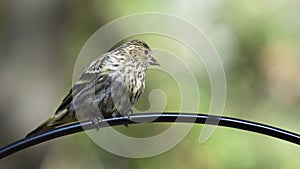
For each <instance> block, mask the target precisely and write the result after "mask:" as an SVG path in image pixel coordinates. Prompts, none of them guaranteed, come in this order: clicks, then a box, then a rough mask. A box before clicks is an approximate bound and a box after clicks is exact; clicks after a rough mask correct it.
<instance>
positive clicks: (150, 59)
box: [148, 57, 160, 66]
mask: <svg viewBox="0 0 300 169" xmlns="http://www.w3.org/2000/svg"><path fill="white" fill-rule="evenodd" d="M148 63H149V64H150V65H157V66H160V64H159V62H158V61H157V60H156V59H155V58H154V57H150V58H149V59H148Z"/></svg>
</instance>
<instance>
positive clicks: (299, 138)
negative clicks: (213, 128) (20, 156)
mask: <svg viewBox="0 0 300 169" xmlns="http://www.w3.org/2000/svg"><path fill="white" fill-rule="evenodd" d="M130 117H131V118H130V119H131V120H128V118H127V117H112V118H107V119H104V120H101V121H99V127H100V128H103V127H108V126H116V125H123V124H134V123H143V122H148V121H150V120H152V119H155V120H154V121H151V123H153V122H183V123H200V124H204V123H205V124H210V125H220V126H226V127H231V128H237V129H242V130H246V131H252V132H256V133H261V134H264V135H268V136H272V137H275V138H278V139H282V140H285V141H288V142H291V143H295V144H297V145H300V135H299V134H296V133H292V132H289V131H286V130H283V129H280V128H276V127H272V126H268V125H265V124H261V123H256V122H252V121H246V120H241V119H236V118H230V117H224V116H213V115H207V114H195V113H176V112H175V113H172V112H170V113H144V114H133V115H131V116H130ZM83 128H84V129H85V130H89V129H93V128H96V126H95V125H94V124H93V123H92V122H91V121H86V122H82V123H72V124H69V125H65V126H62V127H59V128H56V129H54V130H50V131H47V132H45V133H41V134H38V135H35V136H32V137H28V138H24V139H21V140H19V141H16V142H14V143H11V144H9V145H7V146H4V147H2V148H0V159H1V158H4V157H7V156H8V155H10V154H13V153H15V152H18V151H20V150H23V149H25V148H28V147H30V146H33V145H36V144H39V143H42V142H45V141H48V140H51V139H54V138H57V137H62V136H65V135H69V134H73V133H77V132H80V131H83Z"/></svg>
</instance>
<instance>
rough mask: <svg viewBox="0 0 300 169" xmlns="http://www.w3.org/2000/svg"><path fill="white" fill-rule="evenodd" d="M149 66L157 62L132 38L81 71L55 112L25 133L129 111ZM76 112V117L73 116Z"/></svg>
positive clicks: (141, 42)
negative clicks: (32, 129)
mask: <svg viewBox="0 0 300 169" xmlns="http://www.w3.org/2000/svg"><path fill="white" fill-rule="evenodd" d="M148 65H159V63H158V61H157V60H155V59H154V58H153V55H152V51H151V49H150V47H149V46H148V45H147V44H146V43H145V42H143V41H140V40H136V39H135V40H131V41H129V42H127V43H125V44H123V45H121V46H120V47H118V48H116V49H114V50H112V51H110V52H108V53H105V54H102V55H100V56H99V57H97V58H96V59H95V60H94V61H93V62H92V63H91V64H90V65H89V67H88V68H87V69H85V71H84V72H83V73H82V75H81V77H80V79H79V80H78V81H77V82H76V83H75V84H74V85H73V87H72V89H71V90H70V92H69V93H68V95H67V96H66V97H65V98H64V99H63V101H62V103H61V105H60V106H59V107H58V109H57V111H56V112H55V114H54V115H53V116H52V117H50V118H49V119H48V120H47V121H45V122H44V123H42V124H41V125H40V126H39V127H37V128H36V129H35V130H34V131H32V132H30V133H29V134H28V135H27V137H28V136H31V135H35V134H38V133H41V132H45V131H47V130H50V129H53V128H55V127H58V126H61V125H64V124H68V123H71V122H75V121H78V118H77V116H78V117H79V119H80V120H93V121H94V123H95V125H97V124H96V123H97V121H98V119H99V118H105V117H110V116H114V115H119V114H121V115H127V116H129V115H130V113H131V108H132V105H133V104H134V103H135V102H136V101H137V100H138V98H139V96H140V95H141V94H142V93H143V92H144V89H145V74H146V70H147V67H148ZM76 115H77V116H76Z"/></svg>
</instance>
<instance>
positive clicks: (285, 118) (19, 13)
mask: <svg viewBox="0 0 300 169" xmlns="http://www.w3.org/2000/svg"><path fill="white" fill-rule="evenodd" d="M0 11H1V14H0V39H1V40H0V79H1V80H0V126H1V127H0V145H1V146H4V145H6V144H8V143H10V142H13V141H15V140H17V139H20V138H23V137H24V135H25V134H26V133H28V132H29V131H30V130H32V129H33V128H34V127H36V126H37V125H38V124H39V123H40V122H42V121H43V120H45V119H47V118H48V116H50V115H51V114H52V112H53V111H55V109H56V107H57V106H58V104H59V103H60V101H61V100H62V98H63V97H64V95H65V94H66V93H67V91H68V90H69V88H70V86H71V85H72V74H73V68H74V64H75V62H76V58H77V56H78V53H79V51H80V50H81V48H82V46H83V45H84V43H85V42H86V41H87V39H88V38H89V37H90V36H91V35H92V34H93V33H94V32H95V31H97V30H98V29H99V28H101V26H103V25H105V24H107V23H109V22H110V21H112V20H114V19H117V18H119V17H122V16H125V15H129V14H134V13H137V12H163V13H168V14H173V15H177V16H180V17H182V18H184V19H186V20H188V21H190V22H192V23H193V24H194V25H196V26H197V27H198V28H199V29H201V30H202V31H203V32H204V33H205V34H206V36H207V37H208V38H209V39H210V40H211V42H212V43H213V44H214V46H215V47H216V50H217V51H218V53H219V55H220V58H221V60H222V62H223V64H224V68H225V73H226V79H227V101H226V107H225V111H224V115H226V116H231V117H237V118H242V119H248V120H253V121H257V122H261V123H265V124H269V125H274V126H277V127H280V128H284V129H287V130H290V131H294V132H297V133H300V125H299V120H300V112H299V108H300V106H299V102H300V90H299V86H300V76H299V73H300V31H299V30H300V21H299V18H300V2H299V1H297V0H276V1H273V0H260V1H258V0H254V1H237V0H212V1H204V0H203V1H202V0H201V1H196V0H195V1H194V0H176V1H175V0H166V1H160V0H153V1H137V0H132V1H117V0H110V1H96V0H91V1H59V0H47V1H37V0H23V1H21V0H11V1H3V0H2V1H0ZM157 26H159V25H157ZM174 29H176V28H174ZM147 38H148V39H151V37H147ZM147 38H146V39H147ZM164 42H165V41H163V40H162V41H159V42H157V43H156V44H155V46H159V45H160V43H161V44H162V45H165V46H167V45H166V44H167V43H164ZM103 43H105V42H103ZM178 67H180V65H178ZM201 70H202V69H199V71H201ZM149 74H150V75H149V76H147V82H148V83H147V88H148V90H147V91H146V93H145V95H144V96H143V97H142V98H141V101H140V102H139V103H138V105H137V107H138V108H140V109H143V108H144V107H146V108H145V109H147V107H149V103H148V102H147V93H148V92H149V90H151V88H155V84H157V83H159V84H160V86H162V87H163V88H166V90H169V91H173V90H175V89H177V88H176V85H173V84H172V80H169V81H168V80H165V79H164V78H162V80H161V81H159V79H158V78H156V80H155V82H156V83H154V82H151V78H155V72H150V73H149ZM182 76H184V74H183V75H182ZM197 78H198V79H197V80H199V81H200V82H201V83H199V84H200V85H199V91H200V93H201V101H202V102H201V106H200V110H199V112H205V111H207V110H208V107H209V103H210V84H209V82H206V80H208V79H207V75H206V73H205V72H204V73H199V74H197ZM166 82H168V83H166ZM175 93H176V92H175ZM170 95H171V96H167V97H169V98H170V99H171V100H172V99H173V100H172V104H171V103H170V105H168V106H167V110H175V111H176V110H177V108H178V107H177V106H178V105H177V104H174V103H177V101H178V100H177V99H176V98H177V97H178V95H177V94H173V95H172V94H170ZM167 127H168V125H167V124H166V125H163V124H160V125H157V124H156V125H154V124H153V125H152V124H151V125H149V126H146V132H143V131H144V130H142V133H143V134H145V133H150V134H149V135H151V134H157V133H159V132H161V131H162V128H167ZM202 127H203V126H202V125H195V126H194V127H193V129H192V130H191V132H190V133H189V134H188V136H187V137H186V138H185V139H184V140H183V141H182V142H180V143H179V144H178V145H177V146H176V147H174V148H173V149H172V150H170V151H168V152H166V153H163V154H161V155H158V156H155V157H151V158H144V159H130V158H123V157H119V156H116V155H113V154H111V153H109V152H107V151H105V150H103V149H101V148H99V147H98V146H97V145H96V144H94V143H93V142H92V141H91V140H90V139H89V138H88V137H87V135H86V134H85V133H78V134H75V135H71V136H67V137H63V138H59V139H55V140H52V141H49V142H46V143H43V144H41V145H38V146H34V147H31V148H29V149H26V150H24V151H21V152H18V153H16V154H14V155H12V156H9V157H7V158H5V159H2V160H1V161H0V168H1V169H16V168H39V169H50V168H57V169H68V168H70V169H71V168H78V169H79V168H91V169H92V168H144V169H147V168H216V169H221V168H222V169H227V168H228V169H229V168H244V169H247V168H249V169H250V168H278V169H279V168H289V169H298V168H300V161H299V158H300V151H299V146H297V145H294V144H291V143H288V142H285V141H282V140H278V139H274V138H270V137H267V136H263V135H259V134H254V133H249V132H245V131H239V130H235V129H228V128H223V127H219V128H218V129H217V130H216V132H215V133H214V134H213V136H212V137H211V138H210V139H209V140H208V141H207V142H205V143H204V144H199V143H198V138H199V133H200V131H201V129H202ZM140 128H141V129H144V128H143V127H141V126H140ZM118 129H119V130H120V131H123V130H124V127H123V126H121V127H119V128H118ZM130 129H131V130H132V131H130ZM125 130H126V131H125V132H127V133H128V135H130V134H132V135H135V134H137V133H139V132H140V133H141V130H139V127H138V126H134V127H132V126H130V127H129V128H128V129H127V128H125ZM135 132H136V133H135Z"/></svg>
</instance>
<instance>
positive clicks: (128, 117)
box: [124, 109, 133, 128]
mask: <svg viewBox="0 0 300 169" xmlns="http://www.w3.org/2000/svg"><path fill="white" fill-rule="evenodd" d="M132 113H133V111H132V109H130V110H129V111H128V112H127V119H128V121H127V122H126V123H125V124H124V125H125V126H126V127H127V128H128V124H129V122H130V121H131V117H130V115H131V114H132Z"/></svg>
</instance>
